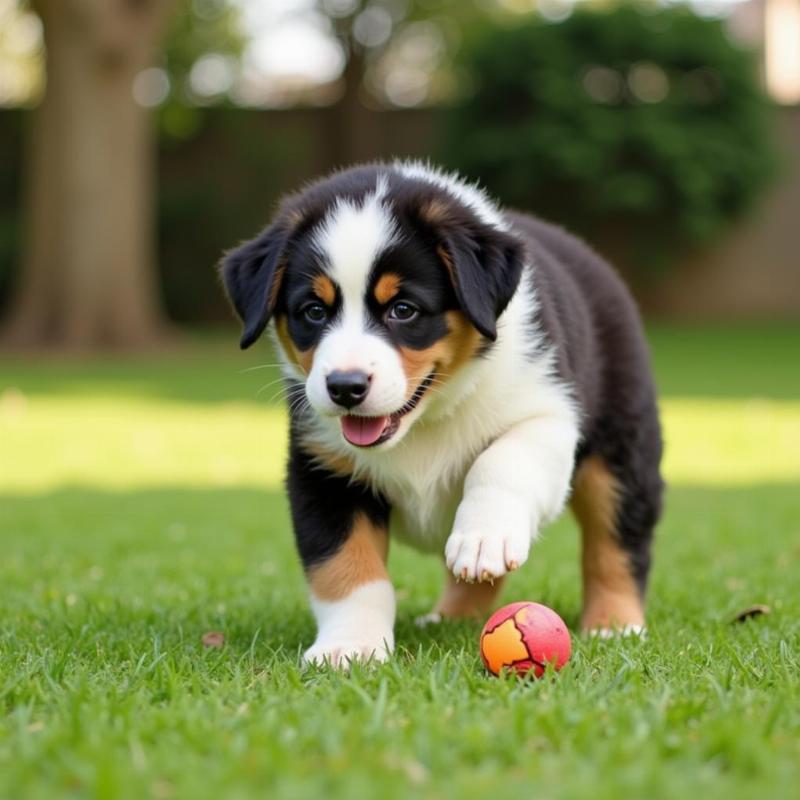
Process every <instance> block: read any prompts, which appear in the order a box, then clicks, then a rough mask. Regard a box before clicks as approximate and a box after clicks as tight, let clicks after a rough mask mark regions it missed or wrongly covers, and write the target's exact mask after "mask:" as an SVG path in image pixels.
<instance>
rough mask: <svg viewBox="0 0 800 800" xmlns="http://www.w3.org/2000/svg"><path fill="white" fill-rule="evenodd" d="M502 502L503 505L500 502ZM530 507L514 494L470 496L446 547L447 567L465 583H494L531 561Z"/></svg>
mask: <svg viewBox="0 0 800 800" xmlns="http://www.w3.org/2000/svg"><path fill="white" fill-rule="evenodd" d="M498 500H499V501H501V502H498ZM530 546H531V522H530V512H529V510H528V506H527V504H526V503H525V502H524V501H521V500H518V499H517V498H516V497H515V496H514V495H511V494H508V493H503V494H502V495H501V497H500V498H498V497H492V496H491V495H490V496H487V495H486V494H478V493H473V494H467V495H465V496H464V499H463V500H462V501H461V505H460V506H459V507H458V511H457V513H456V519H455V523H454V524H453V532H452V533H451V534H450V538H449V539H448V540H447V544H446V545H445V550H444V555H445V561H446V562H447V568H448V569H449V570H451V571H452V573H453V575H455V576H456V578H458V579H459V580H462V581H468V582H470V583H471V582H473V581H493V580H494V579H495V578H499V577H501V576H502V575H505V574H506V573H507V572H512V571H513V570H515V569H518V568H519V567H520V566H522V564H524V563H525V561H526V560H527V559H528V551H529V550H530Z"/></svg>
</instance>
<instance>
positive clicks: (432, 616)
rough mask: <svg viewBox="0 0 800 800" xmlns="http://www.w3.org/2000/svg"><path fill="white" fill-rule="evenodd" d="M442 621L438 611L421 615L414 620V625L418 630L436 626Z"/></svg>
mask: <svg viewBox="0 0 800 800" xmlns="http://www.w3.org/2000/svg"><path fill="white" fill-rule="evenodd" d="M441 621H442V615H441V614H440V613H439V612H438V611H431V612H429V613H428V614H421V615H420V616H419V617H415V618H414V624H415V625H416V626H417V627H418V628H427V627H428V625H438V624H439V623H440V622H441Z"/></svg>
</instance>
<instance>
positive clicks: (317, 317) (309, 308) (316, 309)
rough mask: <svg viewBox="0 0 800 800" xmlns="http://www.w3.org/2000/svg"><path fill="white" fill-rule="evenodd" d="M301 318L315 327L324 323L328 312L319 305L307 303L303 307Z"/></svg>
mask: <svg viewBox="0 0 800 800" xmlns="http://www.w3.org/2000/svg"><path fill="white" fill-rule="evenodd" d="M302 311H303V316H304V317H305V318H306V319H307V320H308V321H309V322H313V323H314V324H315V325H319V323H320V322H325V320H326V319H327V317H328V310H327V309H326V308H325V306H323V305H322V304H321V303H308V304H307V305H305V306H303V309H302Z"/></svg>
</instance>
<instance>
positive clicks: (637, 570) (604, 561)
mask: <svg viewBox="0 0 800 800" xmlns="http://www.w3.org/2000/svg"><path fill="white" fill-rule="evenodd" d="M651 489H652V490H648V488H647V487H643V486H641V485H637V484H636V482H635V481H633V480H631V481H625V480H624V479H620V478H618V477H617V476H616V475H615V474H614V473H613V472H612V470H611V469H610V467H609V466H608V464H607V463H606V461H605V460H604V459H602V458H601V457H600V456H597V455H591V456H589V457H587V458H585V459H584V460H583V462H582V463H581V464H580V466H579V467H578V469H577V471H576V473H575V479H574V492H573V495H572V500H571V504H572V509H573V511H574V513H575V516H576V517H577V519H578V522H579V523H580V527H581V533H582V539H583V552H582V563H581V566H582V569H583V613H582V615H581V629H582V630H583V631H585V632H595V633H599V634H601V635H609V634H611V633H614V632H617V633H640V632H642V631H643V630H644V625H645V617H644V597H645V589H646V585H647V576H648V572H649V569H650V544H651V538H652V533H653V527H654V525H655V522H656V519H657V517H658V509H659V508H660V480H659V481H656V482H655V483H654V484H653V487H651Z"/></svg>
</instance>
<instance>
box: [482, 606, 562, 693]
mask: <svg viewBox="0 0 800 800" xmlns="http://www.w3.org/2000/svg"><path fill="white" fill-rule="evenodd" d="M571 652H572V640H571V639H570V636H569V630H568V629H567V626H566V625H565V624H564V620H563V619H561V617H559V616H558V614H556V612H555V611H553V609H552V608H548V607H547V606H543V605H541V604H540V603H528V602H522V603H511V604H510V605H507V606H503V607H502V608H501V609H499V610H497V611H495V612H494V614H492V616H491V617H489V620H488V622H487V623H486V624H485V625H484V626H483V630H482V631H481V658H482V659H483V663H484V665H485V666H486V669H488V670H489V672H491V673H492V674H493V675H499V674H500V671H501V670H503V669H508V670H513V671H514V672H516V673H517V675H526V676H527V675H531V674H532V675H535V676H536V677H537V678H539V677H541V676H542V675H543V674H544V671H545V668H546V666H547V664H552V665H553V666H554V667H555V668H556V669H557V670H558V669H561V667H563V666H564V664H566V663H567V661H568V660H569V656H570V653H571Z"/></svg>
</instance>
